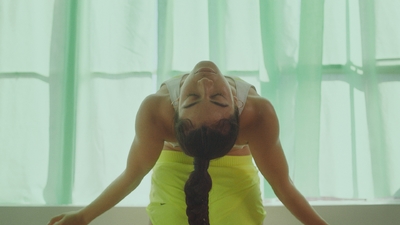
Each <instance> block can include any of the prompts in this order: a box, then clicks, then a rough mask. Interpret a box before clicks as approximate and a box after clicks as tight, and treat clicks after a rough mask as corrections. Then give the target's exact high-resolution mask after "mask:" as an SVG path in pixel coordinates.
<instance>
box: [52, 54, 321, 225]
mask: <svg viewBox="0 0 400 225" xmlns="http://www.w3.org/2000/svg"><path fill="white" fill-rule="evenodd" d="M135 129H136V136H135V138H134V140H133V143H132V146H131V150H130V153H129V156H128V160H127V166H126V169H125V171H124V172H123V173H122V174H121V175H120V176H119V177H118V178H117V179H116V180H115V181H114V182H113V183H111V185H110V186H109V187H107V189H106V190H105V191H104V192H103V193H102V194H101V195H100V196H99V197H98V198H97V199H96V200H94V201H93V202H92V203H91V204H89V205H88V206H86V207H85V208H83V209H81V210H80V211H78V212H71V213H67V214H63V215H60V216H57V217H54V218H53V219H52V220H51V221H50V223H49V224H50V225H53V224H55V225H67V224H74V225H76V224H88V223H89V222H90V221H92V220H93V219H94V218H96V217H97V216H99V215H100V214H102V213H103V212H105V211H106V210H108V209H110V208H111V207H113V206H114V205H115V204H117V203H118V202H119V201H120V200H122V199H123V198H124V197H125V196H127V195H128V194H129V193H130V192H132V191H133V190H134V189H135V188H136V187H137V186H138V185H139V183H140V181H141V180H142V178H143V177H144V176H145V175H146V174H147V173H148V172H149V171H150V170H151V169H154V170H153V176H152V191H151V195H150V200H151V203H150V205H149V206H148V208H147V212H148V214H149V217H150V219H151V221H152V223H153V224H154V225H161V224H190V225H194V224H216V225H224V224H249V225H252V224H255V225H259V224H262V221H263V219H264V216H265V212H264V210H263V206H262V201H261V196H260V190H259V181H258V176H257V170H256V169H255V166H254V165H253V164H252V159H254V162H255V164H256V166H257V168H258V170H259V171H260V172H261V174H262V175H263V176H264V177H265V178H266V179H267V181H268V182H269V183H270V185H271V187H272V188H273V190H274V192H275V194H276V195H277V197H278V198H279V199H280V200H281V201H282V203H283V204H284V205H285V206H286V207H287V208H288V209H289V210H290V211H291V213H292V214H293V215H294V216H296V217H297V218H298V219H299V220H300V221H301V222H302V223H304V224H327V223H326V222H325V221H324V220H323V219H321V218H320V217H319V216H318V214H317V213H316V212H315V211H314V210H313V209H312V207H311V206H310V205H309V204H308V202H307V201H306V199H305V198H304V197H303V196H302V195H301V194H300V193H299V192H298V191H297V189H296V188H295V187H294V185H293V184H292V182H291V180H290V178H289V175H288V166H287V162H286V159H285V156H284V153H283V150H282V147H281V144H280V141H279V125H278V120H277V117H276V114H275V112H274V109H273V107H272V105H271V104H270V102H269V101H268V100H266V99H264V98H262V97H260V96H259V95H258V94H257V92H256V90H255V89H254V88H253V87H252V86H251V85H249V84H247V83H246V82H244V81H241V80H238V79H233V78H230V77H224V76H223V75H222V74H221V72H220V71H219V69H218V67H217V66H216V65H215V64H214V63H212V62H210V61H202V62H199V63H198V64H197V65H196V66H195V67H194V68H193V70H192V71H191V72H190V73H189V74H186V75H183V76H181V77H176V78H173V79H171V80H169V81H167V82H165V83H164V84H163V85H162V86H161V88H160V90H159V91H158V92H157V93H156V94H154V95H150V96H148V97H147V98H146V99H145V100H144V101H143V103H142V105H141V106H140V109H139V111H138V114H137V117H136V127H135ZM192 171H193V172H192ZM185 211H186V212H185Z"/></svg>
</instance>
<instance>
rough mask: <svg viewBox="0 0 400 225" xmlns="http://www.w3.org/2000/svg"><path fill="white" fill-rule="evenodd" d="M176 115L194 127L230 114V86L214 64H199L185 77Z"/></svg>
mask: <svg viewBox="0 0 400 225" xmlns="http://www.w3.org/2000/svg"><path fill="white" fill-rule="evenodd" d="M178 112H179V117H180V118H181V119H189V120H190V121H191V122H192V124H193V126H194V127H198V126H200V125H210V124H212V123H214V122H216V121H219V120H220V119H223V118H228V117H229V116H230V115H232V114H233V112H234V98H233V95H232V90H231V86H230V85H229V83H228V81H227V80H226V79H225V77H224V76H223V75H222V74H221V72H220V71H219V69H218V67H217V66H216V65H215V64H214V63H213V62H210V61H201V62H199V63H198V64H197V65H196V66H195V67H194V68H193V70H192V71H191V72H190V73H189V75H188V76H187V77H186V80H185V81H184V83H183V84H182V87H181V92H180V96H179V106H178Z"/></svg>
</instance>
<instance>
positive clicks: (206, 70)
mask: <svg viewBox="0 0 400 225" xmlns="http://www.w3.org/2000/svg"><path fill="white" fill-rule="evenodd" d="M196 73H216V72H215V70H213V69H211V68H209V67H202V68H200V69H198V70H197V71H196V72H195V74H196Z"/></svg>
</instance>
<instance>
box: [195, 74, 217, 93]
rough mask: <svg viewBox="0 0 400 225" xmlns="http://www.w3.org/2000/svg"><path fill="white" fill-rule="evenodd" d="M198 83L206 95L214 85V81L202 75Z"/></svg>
mask: <svg viewBox="0 0 400 225" xmlns="http://www.w3.org/2000/svg"><path fill="white" fill-rule="evenodd" d="M198 85H199V86H200V89H202V90H203V91H204V94H205V95H208V94H209V93H210V91H211V90H212V88H213V86H214V82H213V81H212V80H210V79H208V78H206V77H203V78H201V79H200V80H199V81H198Z"/></svg>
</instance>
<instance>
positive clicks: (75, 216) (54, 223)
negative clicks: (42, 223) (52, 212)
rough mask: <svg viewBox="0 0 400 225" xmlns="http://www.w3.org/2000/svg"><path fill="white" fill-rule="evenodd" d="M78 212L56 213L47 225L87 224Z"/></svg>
mask: <svg viewBox="0 0 400 225" xmlns="http://www.w3.org/2000/svg"><path fill="white" fill-rule="evenodd" d="M87 224H88V223H86V222H85V220H84V219H83V216H82V215H81V214H80V213H79V212H69V213H64V214H61V215H58V216H56V217H54V218H52V219H51V220H50V222H49V223H48V224H47V225H87Z"/></svg>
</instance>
